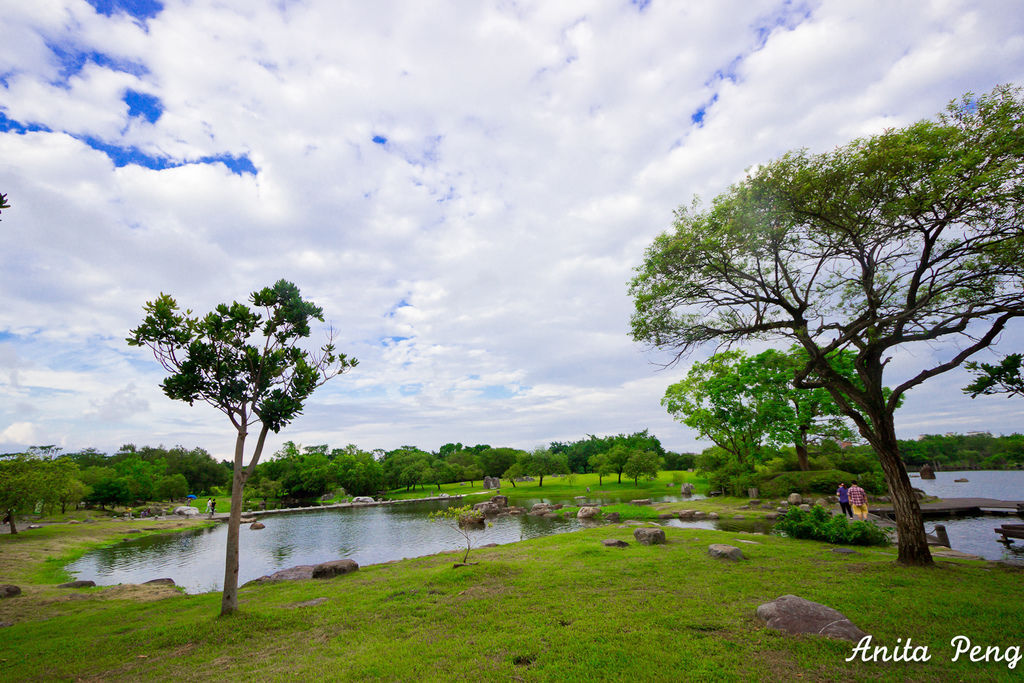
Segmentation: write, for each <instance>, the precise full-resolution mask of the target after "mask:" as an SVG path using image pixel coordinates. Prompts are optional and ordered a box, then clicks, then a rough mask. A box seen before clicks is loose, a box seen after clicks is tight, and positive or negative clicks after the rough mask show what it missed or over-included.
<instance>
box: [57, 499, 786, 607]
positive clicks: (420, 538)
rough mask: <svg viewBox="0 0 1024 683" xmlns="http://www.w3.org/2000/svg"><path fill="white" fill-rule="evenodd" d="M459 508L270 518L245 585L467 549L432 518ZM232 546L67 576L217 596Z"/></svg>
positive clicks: (739, 523) (518, 533)
mask: <svg viewBox="0 0 1024 683" xmlns="http://www.w3.org/2000/svg"><path fill="white" fill-rule="evenodd" d="M591 500H593V499H591ZM532 502H533V501H530V502H528V503H527V505H529V504H532ZM536 502H540V501H539V500H538V501H536ZM612 502H619V501H614V500H613V501H612ZM459 503H460V501H458V500H453V501H435V502H425V503H408V504H402V505H394V506H381V507H367V508H349V509H334V510H318V511H309V512H296V513H287V514H277V515H267V516H265V517H262V518H261V521H262V522H263V523H264V524H265V525H266V528H265V529H262V530H251V529H249V528H248V527H247V526H244V525H243V527H242V530H241V537H240V540H239V554H240V559H241V567H240V570H239V583H240V584H241V583H245V582H246V581H250V580H252V579H255V578H258V577H260V576H263V575H266V574H272V573H273V572H276V571H278V570H281V569H286V568H288V567H293V566H296V565H302V564H317V563H320V562H326V561H329V560H336V559H341V558H349V559H352V560H355V561H356V562H358V563H359V564H360V565H368V564H379V563H382V562H390V561H393V560H400V559H404V558H411V557H420V556H424V555H432V554H434V553H438V552H443V551H448V550H456V549H460V548H464V547H465V539H464V538H463V537H462V535H461V534H460V533H459V532H458V531H457V530H456V529H454V528H452V527H451V526H449V525H448V524H447V523H444V522H435V521H431V520H430V519H429V516H428V515H429V513H430V512H432V511H434V510H437V509H440V508H444V507H448V506H450V505H459ZM667 523H668V524H670V525H672V526H680V527H694V528H707V529H713V528H726V529H727V530H730V531H763V530H766V529H767V526H765V523H764V522H759V521H758V520H719V521H718V522H717V523H716V522H713V521H704V522H681V521H680V520H668V521H667ZM594 524H595V523H594V522H589V521H586V522H583V521H580V520H577V519H575V517H570V518H568V519H563V518H557V519H551V518H546V517H534V516H529V515H502V516H499V517H495V518H493V519H491V520H490V525H489V526H488V527H486V528H484V529H481V530H479V531H477V532H474V534H473V546H474V547H479V546H481V545H484V544H488V543H498V544H504V543H513V542H516V541H520V540H524V539H529V538H536V537H539V536H547V535H550V534H556V533H564V532H568V531H574V530H576V529H580V528H582V527H584V526H593V525H594ZM768 526H770V525H768ZM226 538H227V525H220V526H217V527H213V528H207V529H199V530H196V531H192V532H186V533H175V534H161V535H158V536H148V537H145V538H138V539H132V540H129V541H125V542H123V543H120V544H118V545H116V546H112V547H109V548H103V549H99V550H95V551H93V552H90V553H89V554H87V555H85V556H84V557H82V558H81V559H79V560H78V561H76V562H74V563H73V564H71V565H70V566H69V567H68V569H69V571H70V572H71V573H72V574H74V575H76V577H77V578H79V579H91V580H93V581H96V583H97V584H102V585H112V584H117V583H143V582H145V581H149V580H150V579H156V578H163V577H168V578H172V579H174V581H175V583H177V584H178V585H179V586H182V587H183V588H184V589H185V590H186V591H188V592H190V593H198V592H205V591H211V590H219V589H220V588H221V585H222V581H223V571H224V570H223V567H224V549H225V542H226Z"/></svg>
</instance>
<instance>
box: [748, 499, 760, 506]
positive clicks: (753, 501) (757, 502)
mask: <svg viewBox="0 0 1024 683" xmlns="http://www.w3.org/2000/svg"><path fill="white" fill-rule="evenodd" d="M760 504H761V500H760V499H758V498H751V499H750V505H751V506H754V505H760Z"/></svg>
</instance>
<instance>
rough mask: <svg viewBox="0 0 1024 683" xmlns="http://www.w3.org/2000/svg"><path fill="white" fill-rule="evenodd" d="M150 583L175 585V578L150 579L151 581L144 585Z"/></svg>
mask: <svg viewBox="0 0 1024 683" xmlns="http://www.w3.org/2000/svg"><path fill="white" fill-rule="evenodd" d="M149 583H151V584H154V585H157V586H173V585H175V583H174V579H166V578H164V579H150V580H149V581H146V582H144V584H143V585H145V584H149Z"/></svg>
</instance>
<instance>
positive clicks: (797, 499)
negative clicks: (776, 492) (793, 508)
mask: <svg viewBox="0 0 1024 683" xmlns="http://www.w3.org/2000/svg"><path fill="white" fill-rule="evenodd" d="M786 502H788V503H789V504H790V505H799V504H800V503H802V502H804V497H803V496H801V495H800V494H799V493H791V494H789V498H787V499H786Z"/></svg>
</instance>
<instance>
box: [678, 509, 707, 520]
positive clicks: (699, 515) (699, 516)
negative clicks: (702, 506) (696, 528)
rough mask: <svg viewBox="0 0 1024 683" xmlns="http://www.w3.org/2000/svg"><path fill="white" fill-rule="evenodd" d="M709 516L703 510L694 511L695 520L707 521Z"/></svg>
mask: <svg viewBox="0 0 1024 683" xmlns="http://www.w3.org/2000/svg"><path fill="white" fill-rule="evenodd" d="M707 516H708V513H706V512H704V511H703V510H694V511H693V518H694V519H706V518H707ZM680 517H682V515H680Z"/></svg>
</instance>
